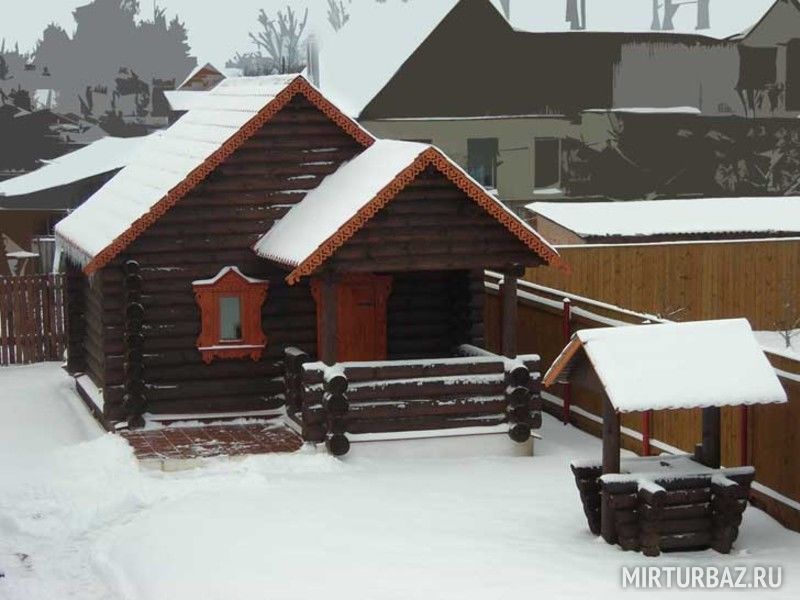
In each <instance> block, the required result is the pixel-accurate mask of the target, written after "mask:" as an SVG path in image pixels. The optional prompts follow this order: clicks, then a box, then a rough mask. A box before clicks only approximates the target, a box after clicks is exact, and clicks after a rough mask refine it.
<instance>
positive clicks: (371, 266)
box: [328, 167, 539, 272]
mask: <svg viewBox="0 0 800 600" xmlns="http://www.w3.org/2000/svg"><path fill="white" fill-rule="evenodd" d="M509 263H521V264H524V265H528V266H535V265H536V264H538V263H539V260H538V258H537V256H536V254H535V253H534V252H533V251H532V250H529V249H528V248H527V247H526V246H525V245H524V244H523V243H522V242H520V241H519V240H518V239H517V238H516V237H515V236H514V235H512V234H511V233H510V232H509V231H508V230H507V229H506V228H505V227H504V226H503V225H502V224H500V223H499V222H498V221H497V220H496V219H495V218H494V217H492V216H491V215H489V214H488V213H487V212H486V211H485V210H484V209H483V208H482V207H480V206H479V205H478V204H477V203H475V202H474V201H473V200H472V199H471V198H469V197H468V196H467V195H466V194H465V193H464V192H462V191H461V190H460V189H459V188H458V187H457V186H456V185H455V184H454V183H452V182H451V181H450V180H449V179H447V178H446V177H445V176H444V175H443V174H442V173H440V172H439V171H438V170H436V168H434V167H429V168H428V169H427V170H425V171H424V172H423V173H420V175H419V176H418V177H417V179H416V180H415V181H414V182H413V183H411V184H410V185H409V186H408V187H406V189H404V190H403V191H402V192H400V193H399V194H398V195H397V197H396V198H394V199H393V200H392V201H391V202H389V204H388V205H387V206H386V207H385V208H384V209H383V210H382V211H381V212H379V213H378V214H377V215H375V217H373V218H372V219H371V220H370V221H369V222H368V223H367V224H366V226H365V227H364V228H363V229H362V230H361V231H359V232H358V233H356V234H355V235H354V236H353V237H352V238H351V239H350V240H349V241H348V242H347V244H345V245H344V246H343V247H342V248H340V249H339V250H338V251H337V253H336V255H335V256H333V257H332V258H331V259H330V260H329V261H328V264H329V265H331V267H332V268H335V269H337V270H340V271H366V272H375V271H420V270H451V269H483V268H496V269H502V267H504V266H505V265H507V264H509Z"/></svg>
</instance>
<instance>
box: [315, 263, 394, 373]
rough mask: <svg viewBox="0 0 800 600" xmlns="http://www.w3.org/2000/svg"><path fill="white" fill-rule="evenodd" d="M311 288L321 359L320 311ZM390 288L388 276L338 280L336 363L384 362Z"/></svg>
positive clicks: (370, 275)
mask: <svg viewBox="0 0 800 600" xmlns="http://www.w3.org/2000/svg"><path fill="white" fill-rule="evenodd" d="M315 287H316V286H313V285H312V291H314V297H315V299H316V301H317V351H318V353H319V354H320V355H321V353H322V349H321V347H320V344H321V337H320V335H319V332H321V331H323V328H324V322H323V314H324V310H323V307H322V302H321V296H320V294H319V293H318V291H317V290H315V289H314V288H315ZM391 288H392V278H391V276H385V275H372V274H363V275H362V274H358V275H355V274H354V275H345V276H343V277H341V279H340V280H339V282H338V283H337V304H338V310H337V324H336V361H337V362H344V361H368V360H385V359H386V354H387V343H386V305H387V301H388V298H389V293H390V292H391Z"/></svg>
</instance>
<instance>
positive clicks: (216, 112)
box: [55, 75, 373, 271]
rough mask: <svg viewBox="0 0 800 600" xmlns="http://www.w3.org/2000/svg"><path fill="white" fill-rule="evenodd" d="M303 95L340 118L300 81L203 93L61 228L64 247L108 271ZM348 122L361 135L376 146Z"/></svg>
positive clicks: (242, 82) (247, 82) (255, 81)
mask: <svg viewBox="0 0 800 600" xmlns="http://www.w3.org/2000/svg"><path fill="white" fill-rule="evenodd" d="M282 92H286V93H284V94H281V93H282ZM295 93H303V94H305V95H306V96H307V97H309V98H310V99H311V100H312V102H316V103H318V104H320V106H323V105H324V107H325V108H326V110H328V109H330V110H328V112H329V113H331V114H334V113H336V115H338V114H339V113H338V112H337V111H336V108H335V107H332V106H330V105H329V104H328V103H327V101H326V100H325V99H324V98H322V97H321V96H320V95H319V93H318V92H317V91H316V90H315V89H314V88H313V86H311V84H309V83H308V82H307V81H306V80H305V79H304V78H303V77H301V76H299V75H271V76H266V77H242V78H231V79H225V80H223V81H222V82H220V84H219V85H218V86H217V87H215V88H214V89H213V90H210V91H208V92H204V93H198V94H197V97H198V99H199V101H198V103H197V104H196V105H195V106H194V107H193V108H192V109H191V110H190V111H189V112H188V113H186V114H185V115H184V116H183V117H182V118H181V119H180V120H178V121H177V122H176V123H175V124H174V125H172V126H171V127H170V128H169V129H167V130H165V131H163V132H162V133H160V134H159V135H157V136H150V137H149V138H148V139H147V141H146V142H145V143H144V144H142V146H141V148H140V151H138V152H137V153H136V155H135V156H134V157H133V159H132V160H131V161H130V163H129V164H128V165H127V166H126V167H125V168H124V169H122V170H121V171H120V172H119V173H117V175H116V176H115V177H114V178H112V179H111V180H110V181H109V182H108V183H107V184H106V185H105V186H103V187H102V188H100V190H98V191H97V193H95V194H94V195H93V196H92V197H91V198H89V199H88V200H87V201H86V202H85V203H84V204H83V205H81V206H80V207H79V208H78V209H77V210H75V211H74V212H73V213H72V214H70V215H69V216H68V217H66V218H65V219H63V220H62V221H60V222H59V223H58V224H57V225H56V227H55V233H56V240H57V242H58V244H59V245H60V246H61V247H62V248H64V249H65V251H66V252H67V253H68V254H69V255H70V256H71V257H72V258H73V259H74V260H76V261H77V262H78V263H80V264H82V265H84V266H86V267H87V270H88V271H92V270H94V269H96V268H100V267H102V266H103V265H104V264H106V263H107V261H108V260H111V259H112V258H113V257H114V256H116V254H118V253H119V252H120V251H121V250H122V249H123V248H124V247H125V246H127V244H129V243H130V241H131V240H132V239H134V238H135V237H136V236H138V235H139V234H140V233H141V232H142V231H144V230H145V229H146V228H147V227H149V225H151V224H152V223H153V222H154V221H155V220H156V219H157V218H158V216H160V215H161V214H162V213H163V212H164V211H166V210H167V209H168V208H169V207H170V206H172V204H173V203H174V202H177V200H178V199H179V198H181V197H182V196H183V195H185V194H186V193H188V192H189V191H190V190H191V189H192V188H194V187H195V186H196V185H197V184H198V183H199V182H200V181H202V179H204V178H205V177H206V176H207V175H208V174H209V173H211V171H213V169H214V168H215V167H216V165H217V164H219V162H221V161H222V160H223V159H224V158H225V157H227V156H228V155H229V154H230V153H232V152H233V151H234V150H235V149H236V148H238V147H239V145H241V144H242V143H244V141H245V140H246V139H247V138H248V137H249V135H250V134H251V133H253V131H254V130H253V131H248V132H244V133H242V131H243V129H244V128H245V126H246V125H248V124H262V123H264V122H266V121H267V120H269V118H270V117H271V116H272V114H274V111H277V110H278V109H279V108H280V107H281V106H282V104H281V102H288V100H289V99H291V97H292V96H293V95H294V94H295ZM279 96H280V101H279V102H276V103H273V101H275V100H276V99H277V98H278V97H279ZM336 115H334V116H336ZM340 116H341V119H342V121H341V122H340V124H341V125H342V126H343V127H344V126H345V125H346V126H347V127H348V128H349V129H348V131H352V132H354V133H353V135H357V136H359V139H362V140H368V141H370V142H371V141H372V139H373V138H372V136H370V135H369V134H368V133H367V132H366V131H364V130H363V129H361V128H360V127H359V126H358V125H357V124H356V123H353V122H351V121H350V120H348V119H347V118H346V117H344V115H340ZM337 118H338V117H337ZM345 121H346V123H345ZM337 122H339V121H337ZM123 234H124V235H123ZM101 253H103V254H102V256H101Z"/></svg>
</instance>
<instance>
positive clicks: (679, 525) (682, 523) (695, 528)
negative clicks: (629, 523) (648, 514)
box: [640, 518, 712, 535]
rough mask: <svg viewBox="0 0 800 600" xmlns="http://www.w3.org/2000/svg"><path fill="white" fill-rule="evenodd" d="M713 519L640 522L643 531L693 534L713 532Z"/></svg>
mask: <svg viewBox="0 0 800 600" xmlns="http://www.w3.org/2000/svg"><path fill="white" fill-rule="evenodd" d="M711 525H712V522H711V519H709V518H700V519H670V520H663V521H662V520H656V521H649V520H644V521H641V522H640V528H641V530H642V531H651V532H656V533H659V534H662V535H663V534H676V533H692V532H700V531H710V530H711Z"/></svg>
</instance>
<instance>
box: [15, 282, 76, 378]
mask: <svg viewBox="0 0 800 600" xmlns="http://www.w3.org/2000/svg"><path fill="white" fill-rule="evenodd" d="M64 287H65V286H64V276H63V275H25V276H21V277H0V365H24V364H31V363H36V362H44V361H48V360H61V359H62V358H63V356H64V349H65V347H66V316H65V311H64V294H65V290H64Z"/></svg>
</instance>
